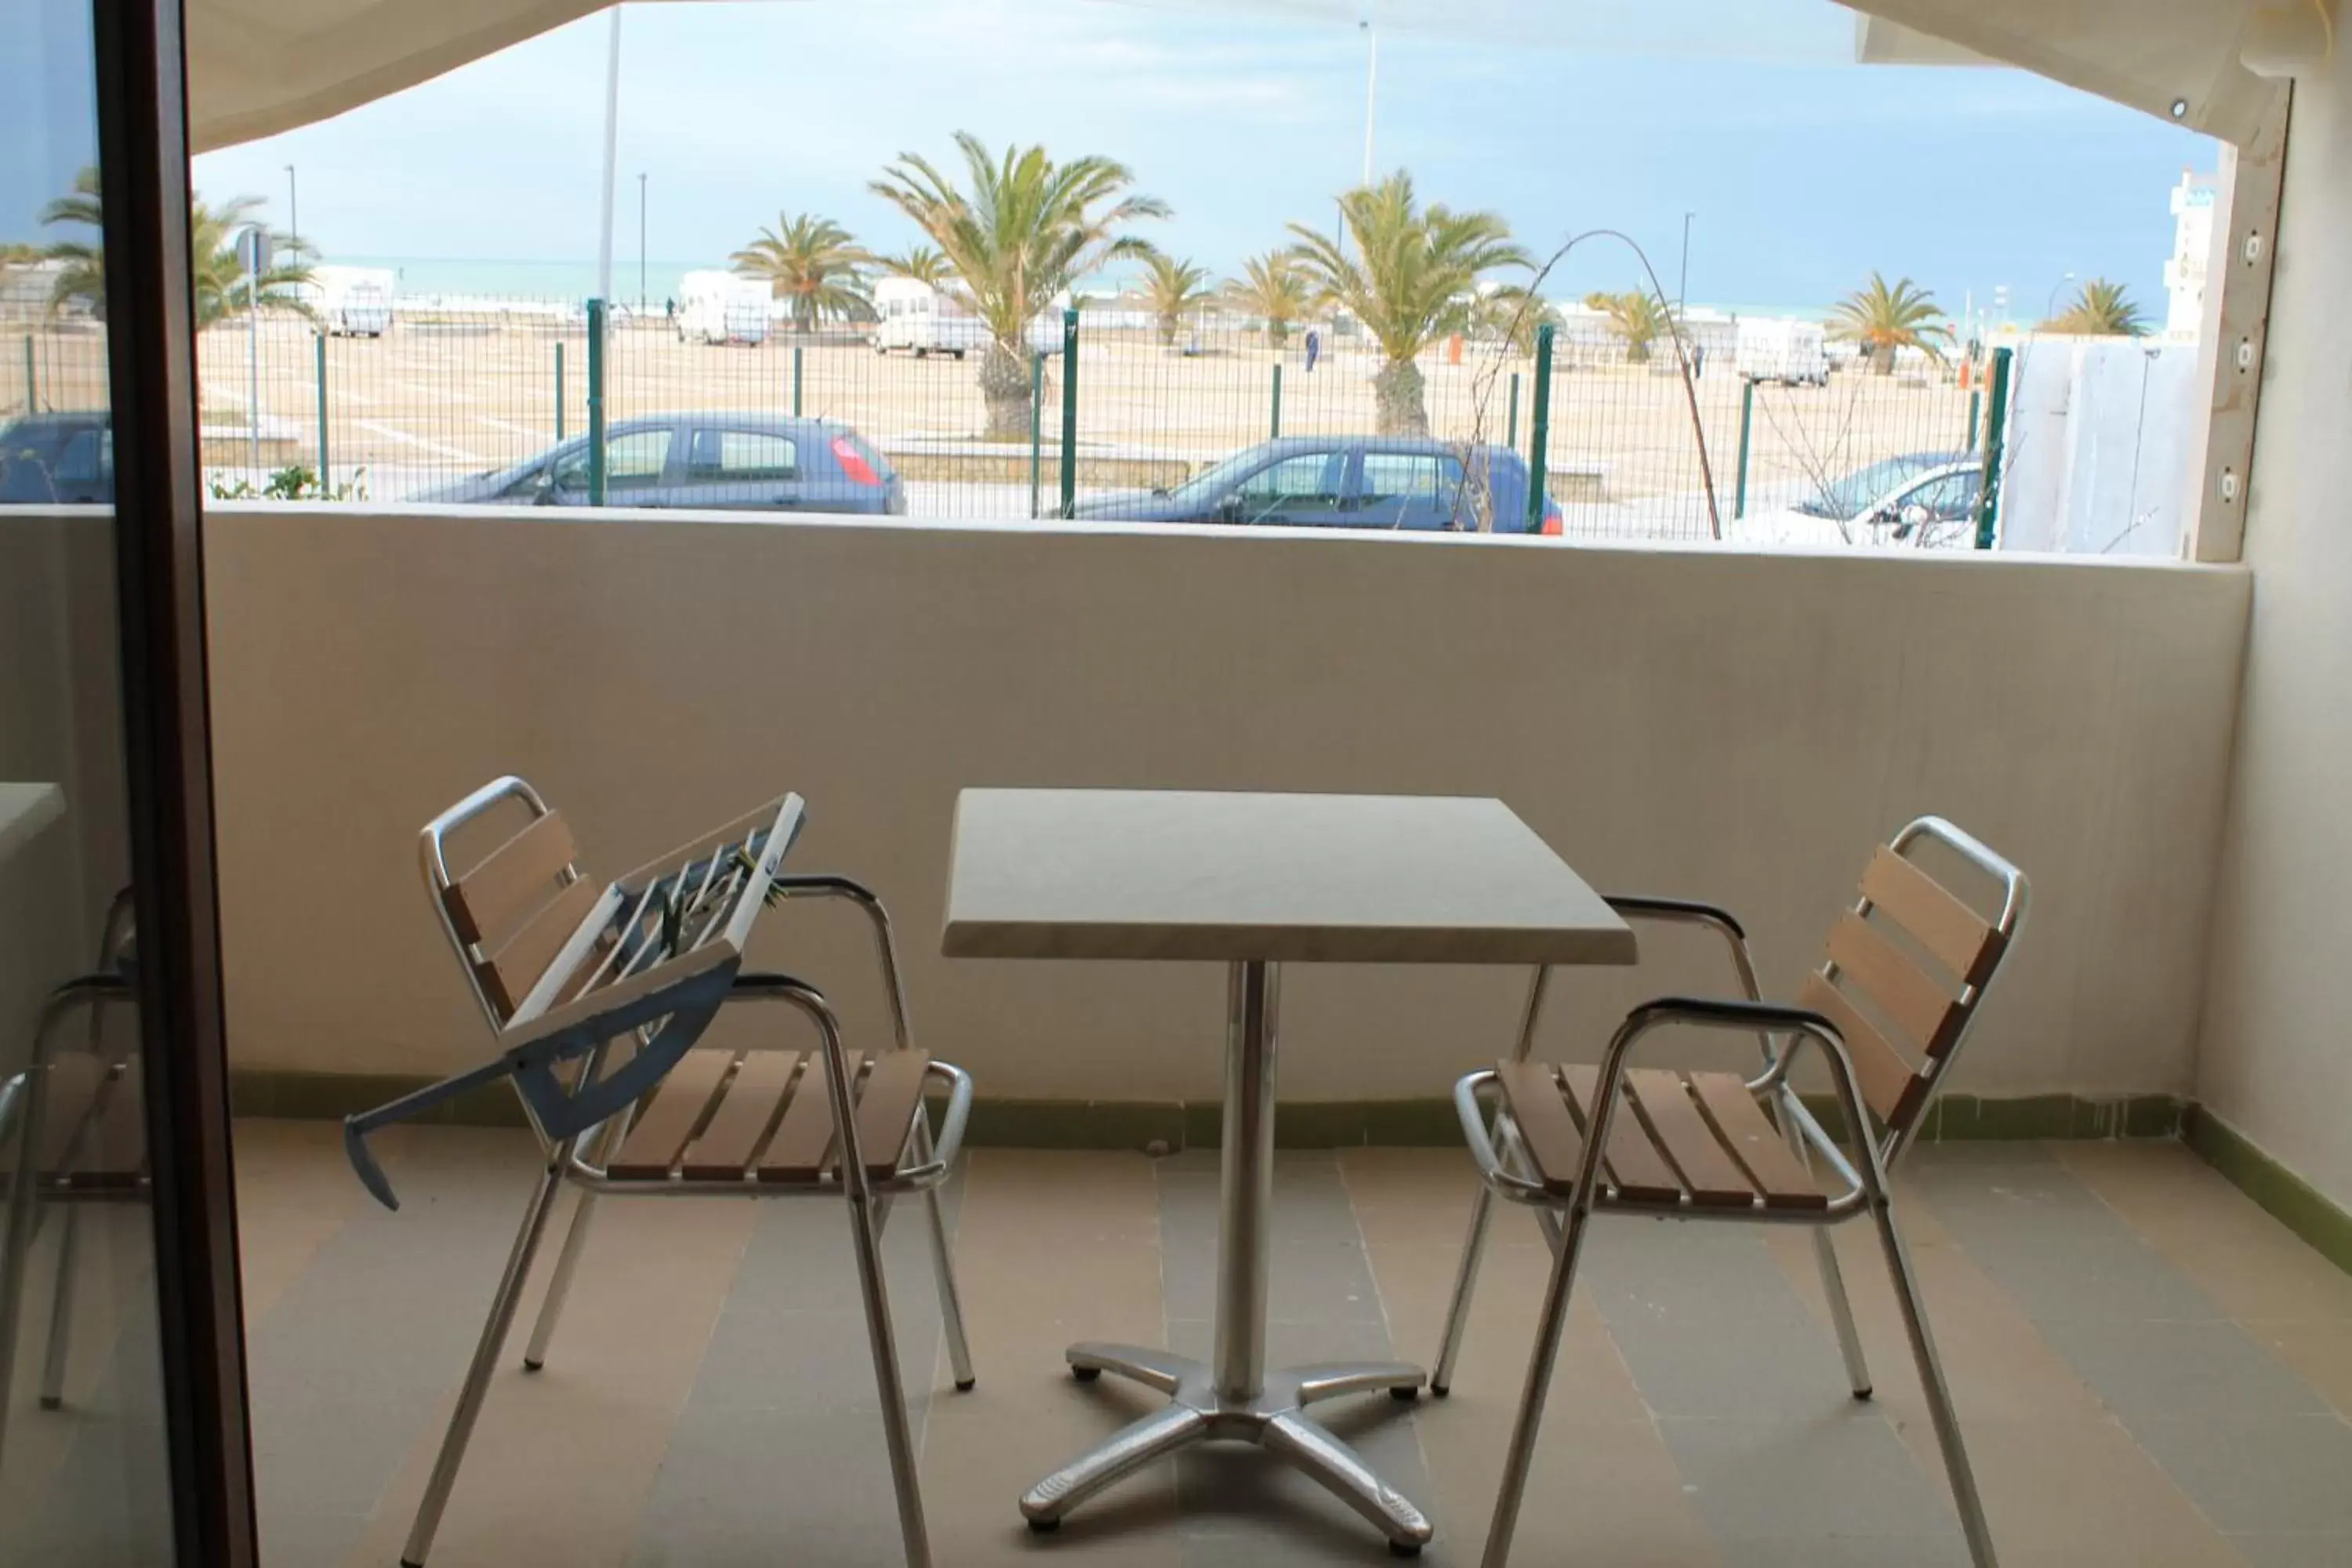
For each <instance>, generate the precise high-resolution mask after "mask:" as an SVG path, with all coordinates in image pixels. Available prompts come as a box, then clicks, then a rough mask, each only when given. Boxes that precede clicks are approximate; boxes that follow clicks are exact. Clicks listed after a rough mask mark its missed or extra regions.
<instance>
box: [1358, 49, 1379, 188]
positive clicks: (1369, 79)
mask: <svg viewBox="0 0 2352 1568" xmlns="http://www.w3.org/2000/svg"><path fill="white" fill-rule="evenodd" d="M1356 26H1359V27H1360V28H1361V29H1363V34H1364V184H1368V185H1369V184H1371V183H1372V105H1373V102H1374V100H1376V98H1377V96H1378V94H1379V91H1380V85H1381V36H1380V35H1379V34H1378V33H1375V32H1373V31H1372V24H1371V23H1370V21H1369V20H1367V21H1362V22H1359V23H1357V24H1356Z"/></svg>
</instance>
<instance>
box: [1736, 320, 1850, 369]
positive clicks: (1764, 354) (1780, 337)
mask: <svg viewBox="0 0 2352 1568" xmlns="http://www.w3.org/2000/svg"><path fill="white" fill-rule="evenodd" d="M1734 367H1735V368H1736V369H1737V370H1738V372H1739V374H1741V375H1742V376H1744V377H1746V378H1747V379H1748V380H1749V381H1772V382H1778V383H1780V384H1781V385H1782V386H1827V385H1828V384H1829V380H1830V354H1829V334H1828V332H1827V331H1825V330H1824V329H1823V328H1822V324H1821V323H1820V322H1819V321H1798V320H1796V319H1795V318H1793V317H1789V316H1769V317H1761V318H1757V319H1752V320H1751V319H1749V318H1748V317H1744V316H1743V317H1742V318H1740V321H1739V344H1738V351H1737V353H1736V355H1735V366H1734Z"/></svg>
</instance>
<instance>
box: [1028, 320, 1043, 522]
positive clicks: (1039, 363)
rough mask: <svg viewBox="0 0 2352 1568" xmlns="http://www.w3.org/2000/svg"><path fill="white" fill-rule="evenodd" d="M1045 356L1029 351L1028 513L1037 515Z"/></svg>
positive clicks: (1040, 466) (1041, 448) (1041, 465)
mask: <svg viewBox="0 0 2352 1568" xmlns="http://www.w3.org/2000/svg"><path fill="white" fill-rule="evenodd" d="M1044 448H1045V354H1044V353H1041V352H1040V351H1038V350H1036V349H1031V350H1030V351H1029V515H1030V516H1031V517H1033V518H1034V517H1035V516H1036V515H1037V479H1038V475H1039V474H1040V472H1041V471H1042V470H1043V468H1044V460H1043V452H1044Z"/></svg>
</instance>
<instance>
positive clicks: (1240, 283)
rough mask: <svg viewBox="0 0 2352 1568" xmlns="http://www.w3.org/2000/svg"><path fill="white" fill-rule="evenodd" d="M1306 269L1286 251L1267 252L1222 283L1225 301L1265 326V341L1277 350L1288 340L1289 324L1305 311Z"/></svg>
mask: <svg viewBox="0 0 2352 1568" xmlns="http://www.w3.org/2000/svg"><path fill="white" fill-rule="evenodd" d="M1310 288H1311V285H1310V284H1309V283H1308V281H1307V269H1306V268H1303V267H1301V266H1299V264H1298V258H1297V256H1296V255H1295V254H1293V253H1292V252H1290V251H1287V250H1269V251H1267V252H1266V253H1265V255H1263V256H1253V257H1251V258H1249V259H1248V260H1247V261H1244V262H1243V263H1242V275H1241V276H1240V277H1238V278H1234V279H1228V280H1227V281H1226V283H1225V302H1226V303H1227V304H1228V305H1230V306H1232V307H1233V309H1234V310H1238V311H1240V312H1241V313H1242V314H1244V315H1245V316H1250V317H1254V318H1255V319H1256V320H1258V321H1263V322H1265V341H1266V342H1267V343H1268V344H1269V345H1271V346H1272V347H1275V348H1277V349H1278V348H1280V347H1282V346H1283V345H1284V344H1285V343H1286V342H1289V341H1290V328H1291V323H1292V322H1294V321H1298V320H1300V319H1301V318H1303V317H1304V316H1305V315H1306V314H1307V310H1308V308H1309V290H1310Z"/></svg>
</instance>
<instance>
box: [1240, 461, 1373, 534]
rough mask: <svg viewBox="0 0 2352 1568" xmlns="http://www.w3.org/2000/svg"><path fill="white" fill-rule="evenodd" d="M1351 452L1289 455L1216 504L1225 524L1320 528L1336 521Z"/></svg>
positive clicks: (1345, 484)
mask: <svg viewBox="0 0 2352 1568" xmlns="http://www.w3.org/2000/svg"><path fill="white" fill-rule="evenodd" d="M1349 456H1350V452H1349V448H1348V447H1344V446H1332V447H1311V448H1309V449H1307V450H1306V451H1300V452H1289V453H1286V454H1284V455H1283V456H1282V457H1279V458H1276V459H1274V461H1272V462H1270V463H1268V464H1267V465H1266V466H1265V467H1264V468H1260V469H1258V470H1257V471H1256V472H1255V473H1254V474H1252V475H1250V476H1249V477H1248V478H1246V479H1243V480H1242V481H1241V482H1240V483H1239V484H1238V485H1236V486H1234V489H1233V491H1232V492H1231V493H1230V494H1229V495H1227V496H1226V497H1224V498H1223V500H1222V501H1221V502H1220V503H1219V515H1220V519H1221V520H1222V521H1227V522H1239V523H1245V524H1254V525H1255V524H1263V525H1265V526H1268V527H1293V528H1324V527H1328V526H1329V525H1330V524H1331V523H1332V522H1333V521H1334V520H1335V519H1337V518H1338V517H1339V509H1340V501H1341V498H1342V497H1343V496H1344V495H1345V493H1346V487H1347V479H1348V468H1349Z"/></svg>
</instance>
